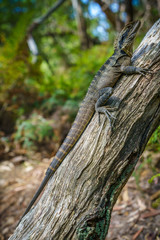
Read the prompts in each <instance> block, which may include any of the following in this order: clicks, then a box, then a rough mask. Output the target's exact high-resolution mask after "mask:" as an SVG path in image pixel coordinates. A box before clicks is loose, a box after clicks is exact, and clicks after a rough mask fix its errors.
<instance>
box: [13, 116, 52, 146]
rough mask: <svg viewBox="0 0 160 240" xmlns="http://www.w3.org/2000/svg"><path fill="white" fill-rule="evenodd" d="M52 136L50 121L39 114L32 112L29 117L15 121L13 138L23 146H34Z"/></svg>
mask: <svg viewBox="0 0 160 240" xmlns="http://www.w3.org/2000/svg"><path fill="white" fill-rule="evenodd" d="M52 137H53V128H52V126H51V122H50V121H48V120H46V119H45V118H43V117H42V116H41V115H39V114H36V113H34V114H32V115H31V117H30V118H29V119H26V120H24V119H21V120H18V121H17V131H16V133H15V134H14V140H15V141H18V142H19V143H21V144H22V146H23V147H24V148H35V146H36V145H37V144H39V143H43V142H47V141H48V140H50V139H52Z"/></svg>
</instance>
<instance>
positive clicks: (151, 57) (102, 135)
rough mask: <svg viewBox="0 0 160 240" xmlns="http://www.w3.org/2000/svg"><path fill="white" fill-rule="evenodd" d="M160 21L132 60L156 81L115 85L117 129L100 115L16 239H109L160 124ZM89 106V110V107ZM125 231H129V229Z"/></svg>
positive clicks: (135, 79) (125, 80) (137, 79)
mask: <svg viewBox="0 0 160 240" xmlns="http://www.w3.org/2000/svg"><path fill="white" fill-rule="evenodd" d="M159 39H160V20H159V21H157V23H155V24H154V26H153V27H152V29H151V30H150V31H149V32H148V33H147V35H146V37H145V38H144V39H143V41H142V43H141V44H140V46H139V48H138V49H137V50H136V52H135V53H134V56H133V58H132V60H133V64H134V65H135V66H141V67H145V68H147V69H148V68H150V67H151V69H152V70H153V71H154V74H153V75H152V76H150V75H146V77H143V76H141V75H139V74H137V75H134V76H125V75H124V76H122V77H121V78H120V80H119V82H118V83H117V85H116V86H115V91H114V96H115V101H116V102H117V100H118V99H119V108H118V110H116V111H115V112H114V113H113V115H114V116H115V117H116V119H115V123H114V129H113V131H112V133H109V132H110V131H109V124H108V121H106V122H104V121H103V119H104V116H103V115H102V116H101V122H102V123H101V126H99V124H98V116H97V114H95V115H94V116H93V118H92V120H91V122H90V124H89V125H88V127H87V128H86V130H85V132H84V133H83V134H82V136H81V138H80V139H79V141H78V142H77V144H76V145H75V147H74V148H73V150H72V151H71V152H70V153H69V154H68V156H67V157H66V158H65V160H64V161H63V163H62V164H61V166H60V167H59V169H58V170H57V172H56V173H55V175H54V176H53V177H52V179H51V180H50V181H49V184H48V186H47V188H46V190H45V192H44V194H43V195H42V197H41V199H40V201H39V202H38V204H37V205H36V206H35V208H34V209H33V210H32V211H30V212H29V213H28V214H27V215H26V216H25V217H24V218H23V220H22V221H21V223H20V224H19V226H18V227H17V229H16V230H15V232H14V234H13V235H12V236H11V237H10V240H14V239H16V240H18V239H23V240H25V239H32V240H33V239H34V240H35V239H36V240H43V239H47V240H49V239H54V240H64V239H66V240H69V239H71V240H73V239H74V240H89V239H92V240H93V239H95V240H100V239H101V240H103V239H105V237H106V234H107V231H108V228H109V223H110V217H111V212H112V208H113V206H114V204H115V202H116V200H117V197H118V195H119V194H120V192H121V189H122V188H123V186H124V185H125V183H126V182H127V180H128V178H129V177H130V175H131V174H132V172H133V170H134V168H135V165H136V163H137V161H138V159H139V157H140V155H141V154H142V152H143V150H144V148H145V146H146V144H147V141H148V140H149V138H150V136H151V135H152V133H153V132H154V130H155V129H156V128H157V127H158V125H159V121H160V94H159V93H160V64H159V63H160V47H159V44H160V42H159ZM88 107H89V106H88ZM124 227H125V226H124Z"/></svg>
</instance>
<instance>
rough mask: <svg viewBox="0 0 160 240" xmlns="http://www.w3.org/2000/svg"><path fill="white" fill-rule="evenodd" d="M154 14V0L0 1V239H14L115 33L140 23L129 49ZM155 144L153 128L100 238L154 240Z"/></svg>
mask: <svg viewBox="0 0 160 240" xmlns="http://www.w3.org/2000/svg"><path fill="white" fill-rule="evenodd" d="M159 15H160V1H159V0H152V1H149V0H132V1H131V0H119V1H118V0H117V1H116V0H115V1H111V0H105V1H102V0H93V1H90V0H71V1H70V0H57V1H55V0H46V1H39V0H0V23H1V24H0V175H1V179H0V188H1V193H0V201H1V206H0V216H1V221H0V239H1V240H2V239H8V237H9V236H10V235H11V234H12V233H13V230H14V228H15V227H16V223H17V221H18V220H19V218H20V217H21V216H22V214H23V212H24V210H25V208H26V206H27V204H28V203H29V202H30V200H31V198H32V195H33V194H34V192H35V190H36V189H37V187H38V186H39V184H40V182H41V180H42V178H43V176H44V172H45V169H46V168H47V167H48V165H49V163H50V160H49V159H50V157H51V156H53V155H54V154H55V153H56V151H57V150H58V148H59V145H60V144H61V143H62V141H63V139H64V138H65V136H66V134H67V132H68V130H69V128H70V127H71V123H72V122H73V120H74V117H75V116H76V113H77V111H78V106H79V103H80V102H81V101H82V99H83V97H84V95H85V93H86V91H87V88H88V86H89V84H90V82H91V80H92V79H93V77H94V75H95V73H96V72H97V71H98V69H99V68H100V67H101V65H102V64H103V63H104V62H105V61H106V59H107V58H108V57H110V56H111V54H112V53H113V49H114V39H115V38H116V35H117V33H118V32H119V31H120V30H121V29H122V28H123V26H124V25H125V24H126V23H127V22H129V21H132V20H136V19H140V20H141V21H142V26H141V29H140V31H139V33H138V35H137V37H136V41H135V46H134V47H135V48H136V47H137V46H138V45H139V43H140V42H141V40H142V39H143V37H144V35H145V34H146V32H147V31H148V30H149V28H150V27H151V26H152V25H153V24H154V23H155V21H156V20H158V19H159ZM159 143H160V128H159V129H157V130H156V131H155V133H154V134H153V136H152V137H151V139H150V141H149V143H148V145H147V147H146V150H145V152H144V154H143V156H142V157H141V159H140V161H139V163H138V165H137V168H136V171H135V172H134V174H133V176H132V177H131V178H130V180H129V182H128V183H127V185H126V186H125V188H124V189H123V191H122V194H121V196H120V197H119V199H118V201H117V204H116V206H115V208H114V211H113V216H112V221H111V227H110V231H109V235H108V238H107V239H133V240H134V239H146V240H152V239H160V229H159V227H160V224H159V223H160V190H159V189H160V174H159V172H160V171H159V170H160V145H159ZM120 223H121V224H120ZM127 225H128V227H127ZM124 226H125V227H124Z"/></svg>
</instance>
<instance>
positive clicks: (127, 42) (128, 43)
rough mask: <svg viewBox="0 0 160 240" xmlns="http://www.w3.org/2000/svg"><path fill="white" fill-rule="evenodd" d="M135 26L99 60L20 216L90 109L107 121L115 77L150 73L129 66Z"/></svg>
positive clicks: (73, 140)
mask: <svg viewBox="0 0 160 240" xmlns="http://www.w3.org/2000/svg"><path fill="white" fill-rule="evenodd" d="M139 27H140V21H134V22H131V23H129V24H127V25H126V26H125V27H124V29H123V30H122V31H121V32H120V34H119V37H118V38H117V40H116V42H115V49H114V53H113V55H112V56H111V57H110V58H109V59H108V60H107V61H106V62H105V63H104V64H103V66H102V67H101V68H100V70H99V71H98V72H97V74H96V75H95V77H94V79H93V80H92V82H91V84H90V86H89V88H88V91H87V94H86V96H85V98H84V100H83V102H82V104H81V106H80V109H79V111H78V113H77V116H76V118H75V121H74V122H73V125H72V127H71V129H70V131H69V133H68V135H67V137H66V138H65V140H64V142H63V143H62V145H61V146H60V148H59V150H58V152H57V153H56V155H55V156H54V157H53V160H52V162H51V164H50V166H49V167H48V169H47V171H46V175H45V177H44V179H43V181H42V183H41V185H40V187H39V189H38V190H37V192H36V193H35V195H34V197H33V199H32V200H31V202H30V204H29V205H28V207H27V209H26V211H25V213H24V215H23V216H22V218H23V217H24V216H25V215H26V214H27V213H28V212H29V210H30V209H31V207H32V206H33V204H34V203H35V201H36V200H37V198H38V197H39V195H40V193H41V192H42V190H43V189H44V187H45V185H46V184H47V182H48V181H49V179H50V178H51V177H52V176H53V174H54V173H55V171H56V170H57V168H58V167H59V165H60V164H61V163H62V161H63V160H64V158H65V157H66V155H67V154H68V153H69V152H70V151H71V149H73V147H74V145H75V144H76V142H77V141H78V139H79V138H80V136H81V135H82V133H83V132H84V130H85V128H86V126H87V125H88V123H89V122H90V120H91V118H92V116H93V115H94V113H95V112H97V113H98V114H100V113H104V114H105V115H106V117H107V118H108V120H109V122H110V125H111V120H112V115H111V114H110V112H109V111H108V110H107V108H106V107H104V105H105V103H106V102H107V100H108V99H109V97H110V96H111V95H112V93H113V87H114V85H115V84H116V82H117V81H118V79H119V77H120V76H121V75H122V74H123V73H124V74H135V73H138V74H142V75H145V74H146V73H151V72H150V71H149V70H146V69H142V68H138V67H134V66H131V57H132V53H133V41H134V38H135V36H136V33H137V31H138V29H139Z"/></svg>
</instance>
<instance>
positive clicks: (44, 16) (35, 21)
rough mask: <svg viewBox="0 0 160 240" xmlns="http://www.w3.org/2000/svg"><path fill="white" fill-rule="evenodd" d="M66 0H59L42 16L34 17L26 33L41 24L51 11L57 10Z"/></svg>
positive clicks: (28, 33) (29, 32)
mask: <svg viewBox="0 0 160 240" xmlns="http://www.w3.org/2000/svg"><path fill="white" fill-rule="evenodd" d="M65 1H66V0H59V1H58V2H56V3H55V4H54V5H53V7H51V8H50V9H49V10H48V12H47V13H46V14H44V15H43V16H42V17H39V18H36V19H35V20H34V21H33V22H32V24H31V25H30V26H29V28H28V30H27V35H30V34H31V33H32V32H33V30H35V29H36V28H37V27H38V26H39V25H40V24H42V23H43V22H44V21H45V20H46V19H47V18H48V17H49V16H50V15H51V14H52V13H53V12H55V11H56V10H57V8H59V7H60V6H61V5H62V4H63V3H64V2H65Z"/></svg>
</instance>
